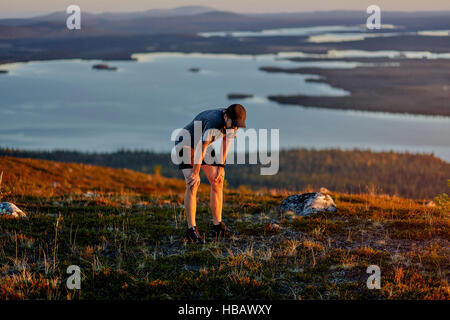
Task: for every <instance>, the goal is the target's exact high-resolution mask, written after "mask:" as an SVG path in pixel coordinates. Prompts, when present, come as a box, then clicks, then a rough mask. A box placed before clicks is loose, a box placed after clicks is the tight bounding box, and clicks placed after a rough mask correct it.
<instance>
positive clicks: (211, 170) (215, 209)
mask: <svg viewBox="0 0 450 320" xmlns="http://www.w3.org/2000/svg"><path fill="white" fill-rule="evenodd" d="M202 170H203V172H205V174H206V177H207V178H208V181H209V183H210V185H211V192H210V200H209V206H210V208H211V212H212V218H213V223H214V224H215V225H217V224H219V223H220V222H221V221H222V206H223V180H224V176H223V174H222V175H221V176H220V177H219V179H218V180H214V179H215V178H216V176H217V171H218V170H222V173H223V169H221V168H220V167H216V166H206V165H205V166H202Z"/></svg>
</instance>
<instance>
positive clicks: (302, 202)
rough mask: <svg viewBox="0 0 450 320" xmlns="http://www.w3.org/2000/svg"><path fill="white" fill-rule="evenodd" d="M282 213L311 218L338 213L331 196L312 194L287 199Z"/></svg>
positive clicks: (282, 206) (318, 193)
mask: <svg viewBox="0 0 450 320" xmlns="http://www.w3.org/2000/svg"><path fill="white" fill-rule="evenodd" d="M280 211H281V212H282V213H284V212H289V211H291V212H293V213H295V214H296V215H298V216H309V215H311V214H315V213H319V212H336V211H337V207H336V204H335V203H334V201H333V199H332V198H331V196H330V195H328V194H323V193H320V192H312V193H302V194H296V195H293V196H290V197H287V198H286V199H284V200H283V201H282V202H281V205H280Z"/></svg>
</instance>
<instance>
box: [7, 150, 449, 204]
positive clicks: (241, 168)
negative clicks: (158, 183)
mask: <svg viewBox="0 0 450 320" xmlns="http://www.w3.org/2000/svg"><path fill="white" fill-rule="evenodd" d="M2 155H8V156H16V157H30V158H37V159H47V160H55V161H63V162H78V163H87V164H94V165H101V166H108V167H113V168H128V169H132V170H136V171H141V172H145V173H154V172H155V167H157V168H159V169H160V171H161V174H162V175H163V176H165V177H172V178H178V179H180V178H182V174H181V172H180V171H179V170H178V167H177V166H175V165H173V164H172V162H171V160H170V155H169V154H164V153H153V152H147V151H118V152H114V153H80V152H72V151H52V152H44V151H42V152H41V151H25V150H8V149H0V156H2ZM259 172H260V167H259V165H228V166H227V168H226V176H225V178H226V180H227V182H228V184H229V186H230V187H233V188H237V187H239V186H241V185H246V186H248V187H251V188H256V189H258V188H263V187H265V188H268V189H271V188H276V189H287V190H291V191H292V192H295V191H298V190H303V189H305V188H308V186H309V187H311V188H313V189H318V188H320V187H322V186H326V187H327V188H328V189H330V190H333V191H338V192H344V193H356V194H358V193H361V192H376V193H384V194H390V195H399V196H402V197H408V198H415V199H419V198H422V199H425V198H427V199H431V198H433V197H434V196H436V195H437V194H439V193H441V192H442V190H445V188H446V183H447V179H449V178H450V163H448V162H445V161H443V160H441V159H439V158H437V157H435V156H433V155H421V154H408V153H394V152H371V151H362V150H351V151H342V150H335V149H330V150H307V149H299V150H286V151H282V152H280V170H279V172H278V174H276V175H274V176H261V175H260V174H259ZM202 179H203V181H206V177H203V178H202Z"/></svg>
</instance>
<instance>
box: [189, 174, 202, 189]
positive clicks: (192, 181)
mask: <svg viewBox="0 0 450 320" xmlns="http://www.w3.org/2000/svg"><path fill="white" fill-rule="evenodd" d="M186 184H187V185H188V187H189V188H190V189H191V190H192V189H194V188H197V187H198V186H199V185H200V175H199V174H196V173H195V172H193V173H192V174H191V175H190V176H189V178H188V179H187V181H186Z"/></svg>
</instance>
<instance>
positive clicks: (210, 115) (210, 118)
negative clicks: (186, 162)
mask: <svg viewBox="0 0 450 320" xmlns="http://www.w3.org/2000/svg"><path fill="white" fill-rule="evenodd" d="M224 110H225V109H224V108H219V109H210V110H205V111H202V112H200V113H199V114H198V115H196V116H195V118H194V119H193V120H192V121H191V122H190V123H189V124H187V125H186V126H185V127H184V129H185V130H187V132H189V135H190V136H191V141H190V142H187V141H186V142H184V143H183V145H189V144H190V146H191V147H192V148H193V147H194V146H195V143H196V141H195V140H194V139H198V140H199V139H200V138H201V139H202V141H203V142H214V141H215V140H217V139H218V138H220V137H222V136H223V134H225V132H226V131H225V121H224V119H223V111H224ZM196 121H200V122H201V137H194V131H195V130H194V129H195V127H194V126H195V125H196V123H195V122H196ZM197 126H198V128H199V129H200V123H198V122H197ZM199 129H198V132H199V131H200V130H199ZM199 133H200V132H199ZM182 140H183V138H182V137H179V138H178V139H177V141H176V142H175V144H178V143H180V142H182Z"/></svg>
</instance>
